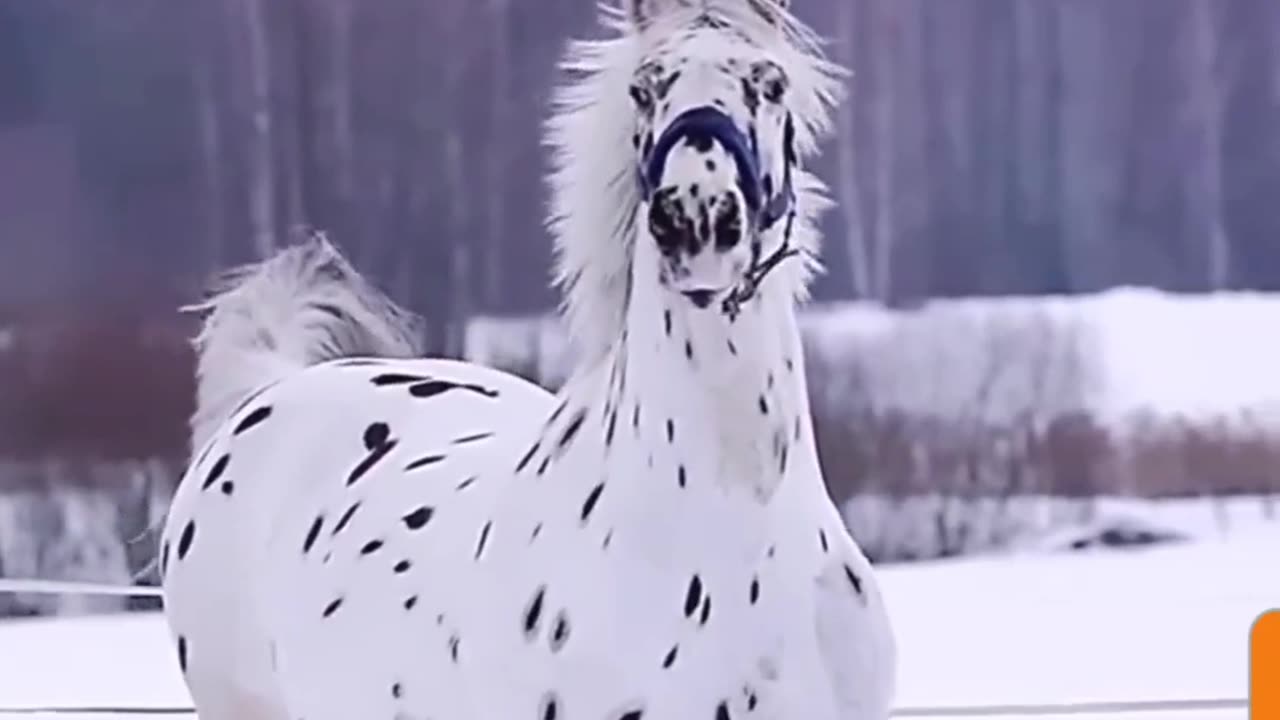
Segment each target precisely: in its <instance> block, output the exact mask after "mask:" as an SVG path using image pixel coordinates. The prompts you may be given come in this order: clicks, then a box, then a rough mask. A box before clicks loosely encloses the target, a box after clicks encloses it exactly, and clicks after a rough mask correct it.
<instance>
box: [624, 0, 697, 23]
mask: <svg viewBox="0 0 1280 720" xmlns="http://www.w3.org/2000/svg"><path fill="white" fill-rule="evenodd" d="M688 4H689V0H626V5H627V17H628V18H630V19H631V24H632V25H634V26H635V27H636V28H637V29H639V30H643V29H645V28H646V27H648V26H649V23H651V22H653V19H654V18H655V17H657V16H658V15H660V14H662V13H663V12H664V11H667V10H670V9H671V8H673V7H675V6H677V5H688Z"/></svg>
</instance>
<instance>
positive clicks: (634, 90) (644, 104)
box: [627, 83, 653, 112]
mask: <svg viewBox="0 0 1280 720" xmlns="http://www.w3.org/2000/svg"><path fill="white" fill-rule="evenodd" d="M627 91H628V92H629V93H630V94H631V102H633V103H635V104H636V107H637V108H638V109H640V110H643V111H646V112H647V111H649V110H651V109H652V108H653V93H652V92H650V91H649V88H647V87H645V86H644V85H641V84H639V83H632V85H631V87H630V88H628V90H627Z"/></svg>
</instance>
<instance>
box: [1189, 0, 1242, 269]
mask: <svg viewBox="0 0 1280 720" xmlns="http://www.w3.org/2000/svg"><path fill="white" fill-rule="evenodd" d="M1188 3H1189V4H1190V8H1189V13H1188V15H1187V17H1186V20H1185V22H1186V23H1187V29H1188V32H1189V35H1190V37H1189V40H1188V42H1187V48H1188V53H1187V54H1188V55H1189V58H1190V62H1189V65H1190V67H1189V68H1188V70H1189V72H1188V73H1187V84H1188V93H1189V98H1188V104H1187V109H1186V116H1185V119H1184V122H1185V123H1187V124H1188V125H1190V127H1189V128H1188V132H1189V133H1190V134H1192V135H1194V136H1195V138H1196V143H1195V147H1196V153H1195V154H1196V155H1197V156H1198V162H1195V163H1194V164H1193V167H1195V168H1198V169H1199V172H1191V173H1188V174H1187V177H1188V180H1189V182H1190V183H1191V187H1190V188H1189V190H1188V196H1189V197H1188V198H1187V200H1188V202H1189V204H1190V205H1191V206H1192V208H1193V209H1192V212H1193V213H1194V216H1193V219H1192V222H1193V227H1195V228H1196V229H1197V230H1198V231H1199V233H1200V234H1201V235H1202V237H1203V242H1204V246H1205V264H1204V265H1205V274H1206V277H1205V281H1206V282H1205V284H1206V286H1207V289H1209V290H1220V289H1223V288H1225V287H1227V286H1228V284H1229V283H1230V279H1231V243H1230V239H1229V238H1228V236H1227V228H1226V223H1225V221H1224V220H1225V219H1224V217H1223V208H1222V182H1223V174H1222V114H1223V96H1224V94H1225V93H1226V92H1227V90H1228V88H1229V85H1228V81H1229V78H1228V77H1227V73H1226V70H1227V68H1226V67H1224V64H1223V62H1222V60H1223V54H1222V52H1221V50H1220V45H1221V40H1220V35H1221V34H1220V32H1219V27H1218V25H1219V23H1218V17H1217V15H1218V12H1217V9H1218V7H1219V4H1218V3H1217V2H1215V0H1188Z"/></svg>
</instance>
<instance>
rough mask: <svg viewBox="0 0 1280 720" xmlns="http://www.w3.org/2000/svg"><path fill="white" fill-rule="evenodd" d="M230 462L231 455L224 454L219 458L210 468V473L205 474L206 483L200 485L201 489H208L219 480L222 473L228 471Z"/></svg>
mask: <svg viewBox="0 0 1280 720" xmlns="http://www.w3.org/2000/svg"><path fill="white" fill-rule="evenodd" d="M230 462H231V456H230V455H223V456H222V457H220V458H218V460H217V462H215V463H214V464H213V467H211V468H209V474H208V475H205V477H204V484H203V485H201V486H200V489H201V490H208V489H209V488H210V487H212V486H213V484H214V483H216V482H218V479H219V478H221V477H222V474H223V473H225V472H226V471H227V465H228V464H229V463H230Z"/></svg>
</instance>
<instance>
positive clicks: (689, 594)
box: [684, 574, 702, 617]
mask: <svg viewBox="0 0 1280 720" xmlns="http://www.w3.org/2000/svg"><path fill="white" fill-rule="evenodd" d="M700 602H702V578H700V577H698V576H697V575H696V574H695V575H694V576H693V577H692V578H691V579H690V580H689V589H688V590H686V591H685V594H684V616H685V617H693V613H694V611H695V610H697V609H698V603H700Z"/></svg>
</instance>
